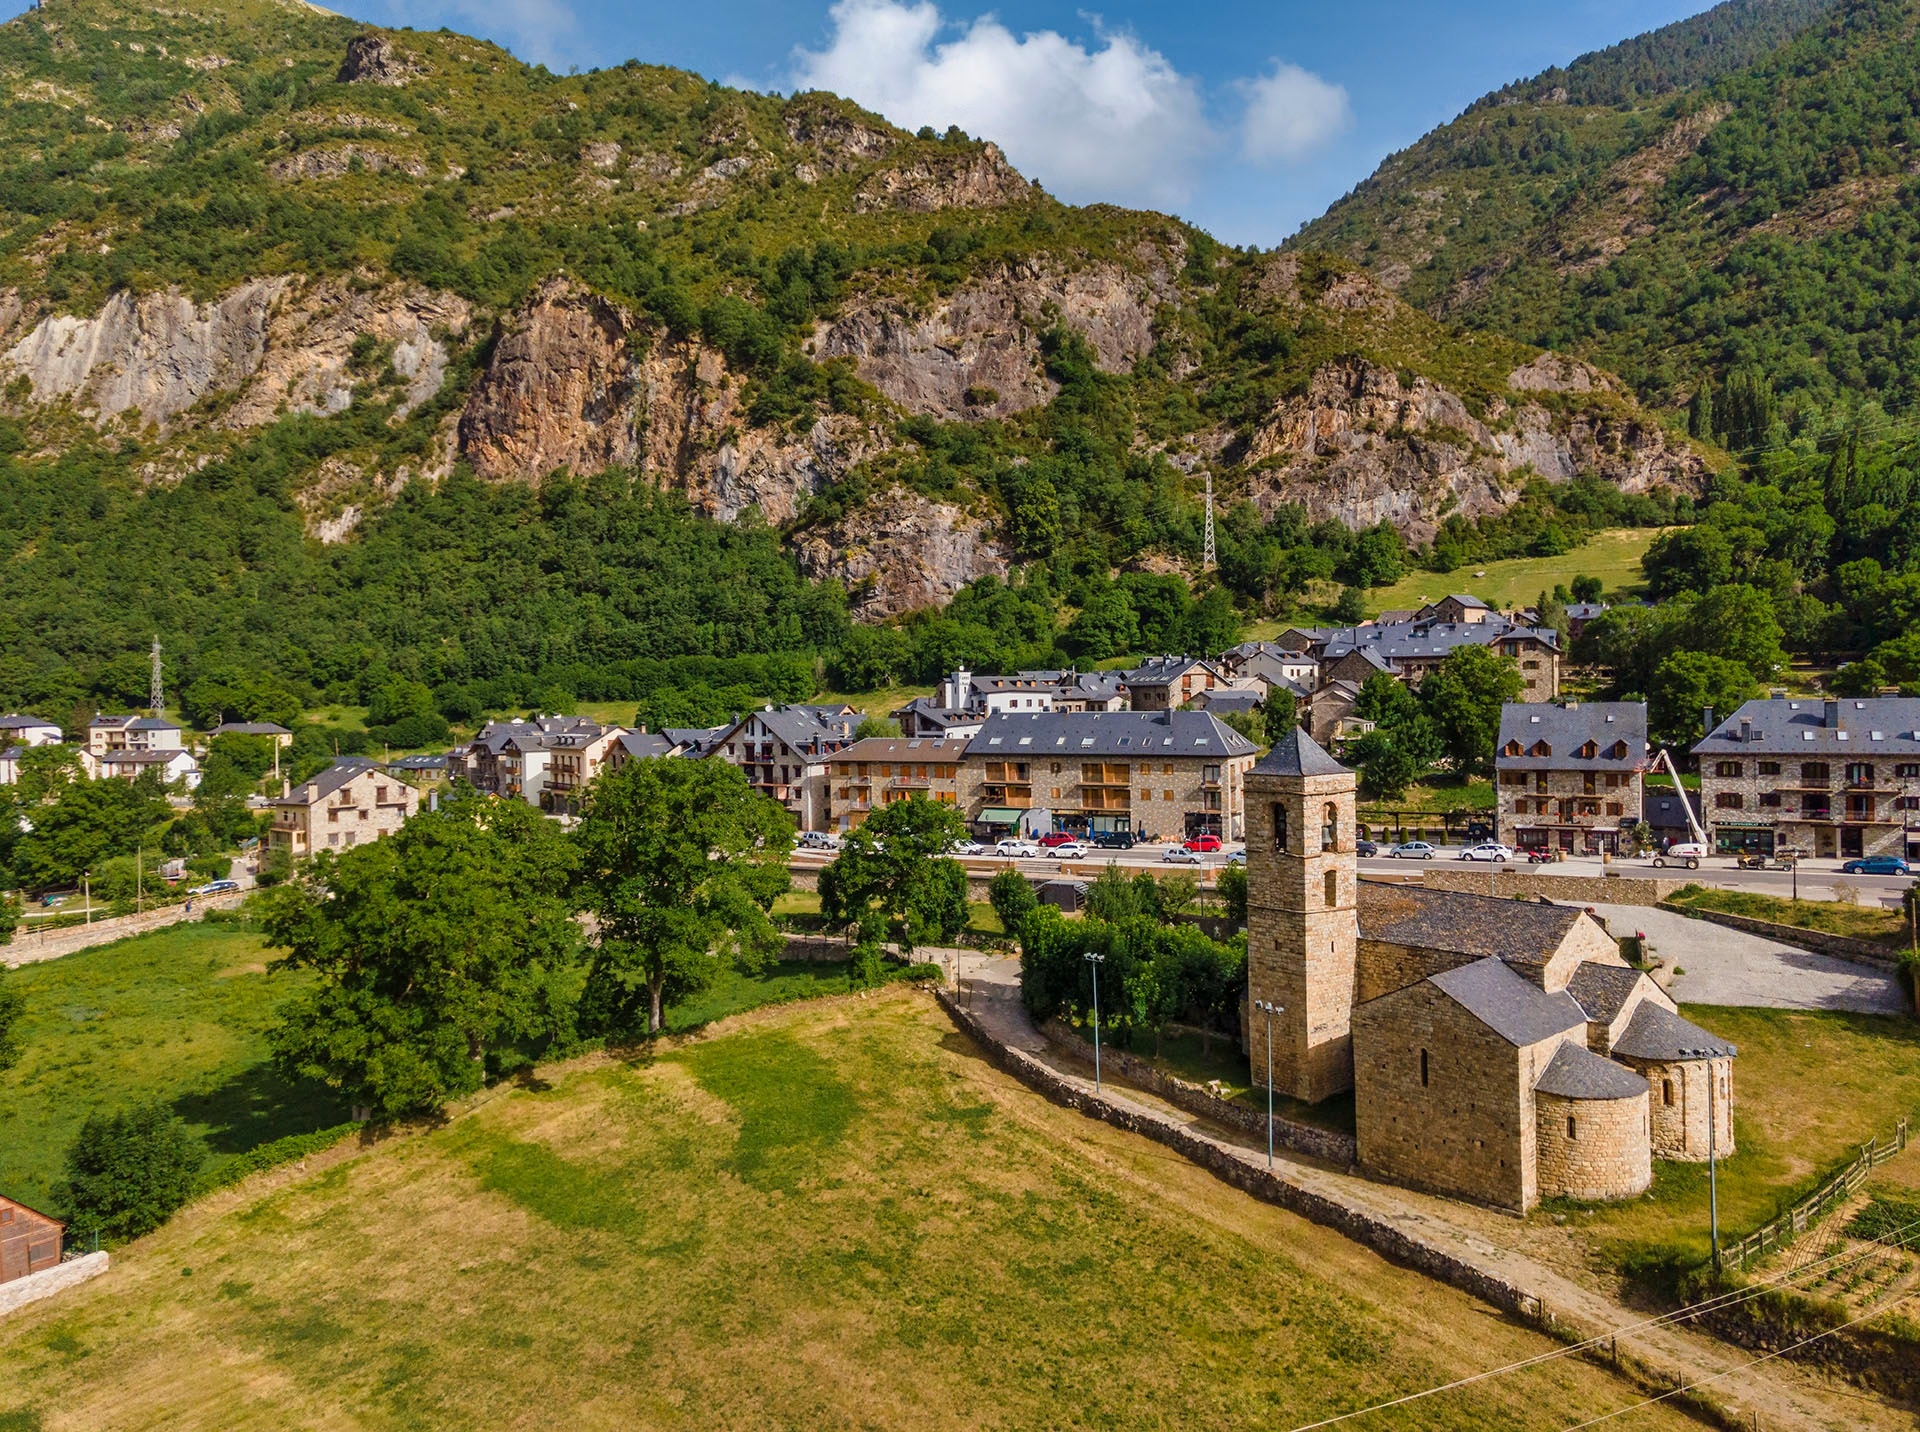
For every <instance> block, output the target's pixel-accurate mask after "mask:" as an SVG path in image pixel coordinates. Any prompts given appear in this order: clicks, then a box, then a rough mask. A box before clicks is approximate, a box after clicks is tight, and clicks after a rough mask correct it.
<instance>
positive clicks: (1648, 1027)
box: [1613, 1000, 1740, 1062]
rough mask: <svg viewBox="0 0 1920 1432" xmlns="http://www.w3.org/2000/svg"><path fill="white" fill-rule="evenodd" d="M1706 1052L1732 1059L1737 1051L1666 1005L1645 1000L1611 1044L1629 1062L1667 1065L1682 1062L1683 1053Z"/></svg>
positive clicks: (1616, 1052)
mask: <svg viewBox="0 0 1920 1432" xmlns="http://www.w3.org/2000/svg"><path fill="white" fill-rule="evenodd" d="M1692 1049H1709V1050H1712V1051H1713V1057H1714V1058H1715V1059H1731V1058H1733V1056H1734V1055H1736V1054H1738V1053H1739V1052H1740V1051H1739V1049H1738V1048H1737V1047H1735V1046H1734V1045H1732V1044H1729V1043H1728V1042H1727V1041H1726V1040H1724V1039H1722V1038H1720V1037H1719V1036H1718V1035H1714V1034H1709V1033H1707V1031H1706V1030H1704V1029H1702V1028H1701V1027H1700V1026H1699V1025H1697V1024H1695V1023H1694V1022H1693V1021H1692V1020H1688V1019H1682V1018H1681V1017H1680V1016H1679V1015H1677V1014H1675V1013H1674V1012H1673V1011H1672V1010H1670V1009H1668V1008H1667V1007H1666V1006H1665V1005H1662V1004H1655V1003H1654V1002H1653V1001H1652V1000H1648V1001H1647V1002H1646V1003H1644V1004H1642V1005H1641V1006H1640V1008H1638V1009H1636V1010H1635V1011H1634V1012H1633V1018H1632V1019H1630V1020H1628V1021H1627V1028H1626V1032H1625V1033H1623V1034H1622V1035H1621V1036H1620V1037H1619V1038H1618V1039H1616V1040H1615V1041H1614V1042H1613V1052H1614V1053H1615V1054H1624V1055H1626V1056H1627V1057H1628V1058H1630V1059H1656V1060H1660V1061H1663V1062H1664V1061H1668V1060H1674V1059H1684V1058H1686V1057H1687V1055H1686V1054H1685V1053H1684V1052H1683V1051H1686V1050H1692Z"/></svg>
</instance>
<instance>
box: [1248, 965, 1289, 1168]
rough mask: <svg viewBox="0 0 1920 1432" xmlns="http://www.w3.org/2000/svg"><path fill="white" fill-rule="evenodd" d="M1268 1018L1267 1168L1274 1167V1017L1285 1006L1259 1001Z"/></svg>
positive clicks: (1257, 1004) (1268, 1001) (1255, 1005)
mask: <svg viewBox="0 0 1920 1432" xmlns="http://www.w3.org/2000/svg"><path fill="white" fill-rule="evenodd" d="M1253 1007H1254V1008H1255V1009H1257V1010H1259V1011H1260V1012H1261V1013H1262V1014H1264V1015H1266V1017H1267V1167H1268V1168H1272V1167H1273V1017H1274V1016H1275V1015H1276V1014H1285V1013H1286V1012H1287V1010H1286V1006H1285V1005H1279V1004H1275V1003H1273V1001H1271V1000H1265V999H1263V1000H1259V1001H1257V1002H1256V1003H1255V1004H1254V1006H1253Z"/></svg>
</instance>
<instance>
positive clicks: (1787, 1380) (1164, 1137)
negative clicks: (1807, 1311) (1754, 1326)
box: [938, 950, 1913, 1432]
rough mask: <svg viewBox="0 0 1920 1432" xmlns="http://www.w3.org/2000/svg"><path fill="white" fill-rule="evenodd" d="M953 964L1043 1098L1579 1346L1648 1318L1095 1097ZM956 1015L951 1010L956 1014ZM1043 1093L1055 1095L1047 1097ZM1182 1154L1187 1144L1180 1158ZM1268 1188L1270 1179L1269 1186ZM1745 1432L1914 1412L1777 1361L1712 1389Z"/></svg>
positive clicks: (1147, 1102)
mask: <svg viewBox="0 0 1920 1432" xmlns="http://www.w3.org/2000/svg"><path fill="white" fill-rule="evenodd" d="M948 956H953V957H954V964H955V966H956V968H957V972H958V976H959V982H960V988H959V992H958V995H957V996H956V997H955V1004H956V1005H957V1006H958V1009H959V1011H960V1013H959V1015H958V1016H957V1017H958V1018H960V1019H963V1020H967V1021H971V1022H972V1023H973V1024H975V1025H977V1027H978V1031H979V1033H980V1034H981V1035H984V1037H986V1038H987V1039H989V1040H991V1041H993V1042H995V1043H997V1044H999V1045H1001V1046H1002V1048H1004V1049H1006V1050H1009V1051H1012V1056H1011V1063H1012V1066H1013V1067H1012V1072H1014V1074H1015V1076H1016V1077H1022V1081H1023V1082H1027V1083H1029V1084H1030V1085H1032V1086H1034V1087H1040V1084H1041V1080H1040V1079H1039V1078H1025V1077H1023V1076H1022V1074H1021V1070H1020V1068H1019V1065H1021V1064H1022V1063H1024V1064H1027V1065H1028V1066H1029V1067H1028V1071H1027V1072H1028V1073H1029V1074H1036V1075H1037V1074H1039V1072H1040V1071H1039V1070H1035V1069H1034V1068H1033V1067H1032V1066H1040V1067H1041V1069H1042V1070H1044V1074H1045V1076H1047V1077H1046V1080H1045V1082H1050V1083H1054V1084H1056V1085H1059V1086H1064V1089H1065V1091H1066V1093H1067V1095H1068V1097H1067V1098H1065V1099H1059V1100H1057V1101H1059V1102H1068V1103H1070V1104H1071V1105H1072V1106H1074V1107H1078V1108H1080V1109H1081V1111H1082V1112H1084V1113H1087V1114H1088V1115H1089V1117H1095V1118H1101V1119H1103V1120H1105V1121H1106V1122H1109V1123H1115V1124H1118V1125H1120V1126H1121V1127H1125V1128H1131V1129H1135V1130H1136V1131H1138V1132H1141V1133H1144V1134H1146V1135H1147V1136H1148V1137H1152V1138H1156V1139H1158V1140H1159V1141H1160V1142H1163V1143H1167V1144H1169V1145H1170V1146H1172V1147H1175V1148H1180V1149H1181V1151H1182V1152H1183V1153H1187V1154H1188V1156H1189V1157H1194V1156H1195V1155H1196V1154H1197V1155H1199V1157H1197V1158H1196V1161H1197V1162H1202V1163H1203V1164H1205V1165H1207V1166H1209V1167H1212V1168H1213V1171H1214V1172H1215V1173H1217V1174H1219V1175H1220V1176H1221V1177H1222V1178H1225V1179H1227V1181H1228V1182H1231V1183H1233V1184H1235V1185H1236V1186H1238V1187H1242V1188H1246V1189H1248V1191H1249V1192H1251V1193H1253V1194H1254V1196H1256V1197H1261V1198H1265V1199H1267V1200H1268V1201H1270V1202H1276V1203H1280V1204H1282V1205H1283V1206H1286V1207H1289V1208H1292V1209H1293V1210H1294V1211H1296V1212H1299V1213H1301V1214H1303V1215H1304V1216H1306V1217H1308V1218H1311V1219H1312V1220H1313V1221H1314V1222H1317V1223H1323V1224H1326V1225H1328V1226H1331V1227H1335V1228H1339V1229H1340V1230H1341V1231H1342V1232H1346V1233H1348V1234H1349V1236H1355V1237H1357V1238H1358V1240H1359V1241H1361V1242H1365V1243H1367V1244H1368V1245H1369V1246H1372V1247H1374V1248H1375V1249H1376V1251H1380V1252H1383V1253H1384V1254H1385V1255H1386V1256H1389V1257H1392V1258H1394V1259H1395V1261H1399V1262H1403V1263H1408V1264H1410V1265H1412V1266H1415V1267H1419V1268H1421V1269H1422V1270H1423V1271H1427V1272H1430V1273H1435V1274H1436V1275H1437V1276H1443V1277H1445V1278H1446V1280H1447V1281H1449V1282H1453V1283H1455V1284H1456V1286H1461V1287H1464V1288H1466V1290H1467V1291H1468V1292H1470V1293H1473V1294H1474V1295H1475V1296H1477V1297H1482V1298H1485V1299H1486V1300H1487V1301H1489V1302H1493V1303H1495V1304H1496V1305H1499V1306H1507V1307H1508V1308H1509V1310H1510V1311H1512V1310H1521V1311H1522V1313H1523V1315H1524V1316H1527V1317H1529V1319H1530V1320H1532V1321H1536V1322H1540V1323H1548V1322H1551V1323H1553V1324H1557V1325H1559V1326H1560V1327H1561V1328H1563V1329H1565V1328H1568V1327H1571V1328H1574V1329H1577V1330H1578V1332H1577V1335H1578V1336H1581V1337H1589V1336H1595V1335H1604V1334H1606V1333H1607V1332H1610V1331H1612V1330H1614V1329H1618V1328H1627V1327H1632V1326H1633V1325H1635V1324H1638V1323H1641V1322H1644V1321H1645V1320H1646V1316H1647V1315H1646V1314H1644V1313H1640V1312H1635V1311H1632V1310H1629V1309H1627V1308H1625V1307H1622V1306H1621V1305H1620V1304H1618V1303H1617V1302H1615V1301H1613V1300H1612V1299H1610V1298H1607V1297H1605V1296H1604V1295H1602V1294H1600V1293H1598V1292H1595V1291H1593V1290H1592V1289H1589V1288H1586V1287H1583V1286H1581V1285H1579V1284H1577V1283H1575V1282H1573V1281H1572V1280H1570V1279H1569V1278H1567V1277H1565V1276H1564V1275H1562V1274H1560V1273H1557V1272H1555V1271H1553V1270H1552V1269H1551V1268H1549V1267H1547V1266H1545V1265H1544V1264H1542V1263H1540V1262H1538V1261H1537V1260H1535V1259H1533V1258H1531V1257H1529V1256H1527V1255H1525V1254H1524V1253H1521V1252H1518V1251H1516V1250H1515V1249H1513V1248H1511V1247H1502V1246H1500V1244H1499V1242H1498V1241H1496V1240H1497V1232H1498V1226H1499V1225H1500V1224H1502V1223H1512V1225H1513V1227H1514V1228H1515V1229H1518V1228H1520V1227H1521V1226H1522V1225H1520V1224H1519V1223H1518V1222H1515V1221H1513V1220H1509V1219H1506V1218H1504V1216H1502V1215H1498V1214H1491V1213H1487V1212H1485V1211H1483V1210H1476V1209H1473V1208H1470V1207H1467V1206H1464V1205H1460V1204H1456V1203H1453V1202H1450V1201H1448V1200H1445V1199H1440V1198H1434V1197H1429V1196H1427V1195H1424V1194H1419V1193H1414V1192H1411V1191H1409V1190H1406V1189H1401V1188H1396V1187H1394V1186H1392V1185H1390V1184H1383V1183H1375V1182H1373V1181H1372V1180H1369V1179H1364V1178H1361V1177H1360V1176H1359V1175H1358V1174H1353V1173H1348V1172H1346V1171H1344V1170H1340V1169H1335V1168H1332V1167H1329V1166H1327V1165H1324V1164H1320V1163H1316V1162H1314V1161H1312V1160H1308V1159H1305V1158H1303V1157H1301V1156H1299V1155H1297V1154H1292V1153H1288V1152H1285V1151H1281V1152H1280V1153H1278V1154H1277V1155H1276V1157H1275V1160H1274V1170H1273V1174H1272V1175H1271V1176H1269V1175H1268V1173H1267V1168H1266V1157H1267V1156H1266V1150H1265V1148H1264V1146H1263V1147H1260V1148H1255V1147H1252V1146H1251V1144H1250V1143H1248V1142H1244V1141H1242V1140H1241V1139H1240V1138H1239V1137H1238V1136H1236V1135H1235V1134H1234V1133H1232V1132H1231V1131H1229V1130H1226V1129H1223V1128H1219V1127H1216V1126H1213V1125H1211V1124H1209V1123H1208V1122H1206V1121H1204V1120H1201V1119H1198V1118H1195V1117H1194V1116H1192V1115H1189V1114H1186V1113H1183V1112H1181V1111H1180V1110H1177V1109H1174V1108H1173V1107H1172V1106H1170V1105H1167V1104H1163V1103H1161V1102H1160V1101H1158V1100H1156V1099H1154V1098H1153V1097H1152V1096H1151V1095H1148V1094H1145V1093H1143V1092H1141V1091H1139V1090H1136V1089H1132V1088H1127V1087H1123V1086H1116V1084H1115V1083H1114V1082H1113V1081H1112V1080H1107V1081H1105V1082H1104V1084H1103V1086H1102V1088H1101V1090H1100V1091H1099V1092H1098V1093H1096V1092H1095V1090H1094V1086H1093V1081H1092V1080H1091V1079H1090V1078H1088V1077H1087V1074H1088V1072H1090V1071H1084V1070H1081V1069H1078V1068H1076V1067H1074V1066H1073V1065H1072V1064H1070V1063H1069V1062H1068V1061H1066V1060H1064V1059H1063V1058H1062V1057H1061V1056H1060V1055H1059V1054H1058V1053H1056V1052H1055V1051H1054V1050H1053V1048H1052V1047H1051V1046H1050V1045H1049V1044H1048V1043H1047V1042H1046V1040H1045V1039H1044V1038H1042V1037H1041V1035H1040V1032H1039V1031H1038V1030H1037V1029H1036V1028H1035V1027H1034V1025H1033V1022H1032V1020H1031V1019H1030V1018H1029V1017H1028V1015H1027V1012H1026V1008H1025V1006H1024V1005H1023V1004H1022V1003H1021V1002H1020V997H1019V994H1020V990H1019V964H1018V962H1017V961H1015V960H1011V959H1006V958H996V957H993V956H990V955H986V954H983V953H981V952H979V951H973V950H957V951H940V952H938V957H939V958H941V959H942V960H943V962H944V961H945V960H946V958H947V957H948ZM950 1012H951V1011H950ZM1043 1092H1046V1091H1045V1090H1043ZM1183 1146H1186V1147H1183ZM1269 1177H1271V1179H1272V1182H1271V1183H1269V1182H1268V1180H1269ZM1617 1346H1618V1350H1619V1352H1618V1356H1619V1359H1620V1362H1621V1363H1623V1364H1629V1363H1631V1364H1637V1365H1638V1370H1637V1373H1636V1374H1635V1376H1634V1380H1635V1381H1636V1382H1638V1383H1640V1384H1642V1385H1657V1386H1658V1387H1660V1388H1661V1389H1662V1390H1664V1389H1665V1388H1667V1387H1671V1386H1674V1385H1675V1384H1676V1383H1695V1382H1699V1381H1701V1380H1702V1379H1705V1378H1710V1377H1715V1376H1717V1375H1720V1374H1723V1373H1730V1372H1732V1370H1733V1369H1736V1368H1740V1367H1741V1366H1742V1365H1743V1364H1745V1363H1747V1362H1749V1361H1751V1360H1752V1358H1753V1357H1754V1356H1755V1354H1752V1353H1749V1352H1747V1351H1745V1350H1743V1349H1740V1348H1736V1347H1733V1346H1732V1345H1730V1344H1727V1343H1723V1342H1721V1341H1719V1340H1718V1339H1716V1338H1713V1337H1711V1336H1708V1335H1705V1334H1700V1333H1694V1332H1690V1331H1686V1330H1684V1329H1681V1328H1676V1327H1670V1326H1663V1327H1659V1328H1653V1329H1641V1330H1636V1331H1634V1332H1631V1333H1625V1334H1622V1335H1620V1336H1619V1337H1618V1339H1617ZM1704 1392H1705V1393H1706V1394H1707V1395H1709V1396H1710V1397H1711V1398H1712V1400H1713V1401H1714V1402H1716V1403H1719V1404H1721V1405H1722V1406H1723V1407H1724V1408H1726V1409H1728V1410H1729V1411H1730V1412H1732V1413H1734V1414H1735V1415H1737V1417H1738V1418H1739V1419H1741V1421H1742V1425H1744V1423H1745V1421H1746V1420H1747V1419H1750V1418H1751V1417H1752V1416H1753V1415H1754V1414H1756V1413H1757V1414H1758V1416H1759V1425H1760V1426H1762V1427H1765V1428H1771V1429H1778V1428H1788V1427H1791V1428H1806V1429H1836V1432H1838V1429H1846V1428H1881V1427H1885V1428H1896V1427H1899V1428H1911V1427H1912V1426H1913V1419H1912V1417H1911V1416H1910V1415H1908V1414H1906V1413H1903V1412H1900V1411H1898V1410H1896V1409H1895V1408H1893V1407H1891V1406H1889V1405H1887V1404H1885V1403H1882V1402H1880V1401H1878V1400H1877V1399H1874V1398H1871V1397H1868V1396H1865V1395H1863V1394H1861V1393H1859V1392H1857V1391H1855V1390H1853V1389H1851V1388H1848V1389H1844V1390H1841V1389H1833V1388H1829V1387H1828V1386H1826V1385H1825V1384H1824V1383H1823V1382H1821V1381H1820V1380H1818V1379H1817V1378H1815V1377H1814V1376H1813V1375H1811V1374H1810V1373H1808V1372H1807V1371H1805V1370H1803V1369H1801V1368H1798V1367H1794V1366H1792V1365H1789V1364H1786V1363H1784V1362H1781V1361H1775V1362H1769V1363H1766V1364H1763V1365H1762V1366H1760V1367H1756V1368H1752V1369H1749V1370H1745V1371H1740V1372H1737V1373H1733V1375H1732V1376H1729V1377H1727V1378H1726V1379H1725V1380H1724V1381H1722V1382H1717V1383H1713V1384H1711V1385H1709V1386H1708V1387H1706V1388H1705V1389H1704Z"/></svg>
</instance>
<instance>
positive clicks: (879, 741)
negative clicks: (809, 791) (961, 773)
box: [833, 736, 967, 765]
mask: <svg viewBox="0 0 1920 1432" xmlns="http://www.w3.org/2000/svg"><path fill="white" fill-rule="evenodd" d="M966 752H967V743H966V742H965V741H946V740H942V739H940V738H939V737H937V736H869V737H867V739H866V740H864V741H855V742H854V743H853V744H852V745H851V746H847V747H844V748H842V749H841V750H838V751H835V752H834V753H833V762H834V764H835V765H840V764H843V763H845V762H847V761H902V760H904V761H928V760H937V761H958V760H959V759H960V758H961V757H962V756H964V755H965V754H966Z"/></svg>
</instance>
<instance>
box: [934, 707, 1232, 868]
mask: <svg viewBox="0 0 1920 1432" xmlns="http://www.w3.org/2000/svg"><path fill="white" fill-rule="evenodd" d="M1257 755H1258V748H1257V747H1256V746H1255V745H1254V744H1253V742H1251V741H1249V740H1248V739H1247V738H1246V737H1244V736H1242V735H1241V734H1240V733H1239V732H1237V731H1235V730H1233V728H1232V727H1230V726H1227V725H1226V724H1225V723H1223V722H1222V721H1220V720H1219V719H1218V718H1217V717H1215V716H1212V715H1210V714H1209V713H1207V712H1205V711H1112V712H1058V711H1056V712H1042V713H1035V714H1031V715H1023V714H1020V713H1008V714H1006V715H1001V716H994V717H990V718H988V720H987V723H986V725H985V726H983V727H982V728H981V730H980V734H979V735H977V736H975V737H974V738H973V739H972V740H971V741H969V742H968V743H967V747H966V755H965V757H964V759H963V761H962V763H961V764H962V768H963V771H962V783H961V790H960V800H961V806H962V809H963V811H964V813H965V815H966V817H967V819H968V822H969V823H970V824H971V825H972V826H973V827H974V829H975V830H976V831H977V832H978V833H979V834H981V835H982V836H993V837H996V838H997V837H998V836H1001V835H1005V834H1009V833H1012V832H1022V833H1026V834H1031V835H1043V834H1046V833H1048V832H1050V831H1055V830H1061V831H1069V832H1071V833H1073V834H1076V835H1097V834H1102V833H1107V832H1118V831H1126V832H1130V833H1131V834H1133V835H1134V837H1135V838H1136V839H1140V840H1184V839H1187V838H1188V837H1190V836H1194V835H1200V834H1212V835H1218V836H1220V837H1221V838H1223V839H1226V840H1238V839H1240V838H1242V836H1243V834H1244V832H1245V828H1246V795H1245V785H1244V778H1245V775H1246V772H1247V770H1248V769H1249V768H1251V767H1252V765H1253V763H1254V760H1255V758H1256V756H1257Z"/></svg>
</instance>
